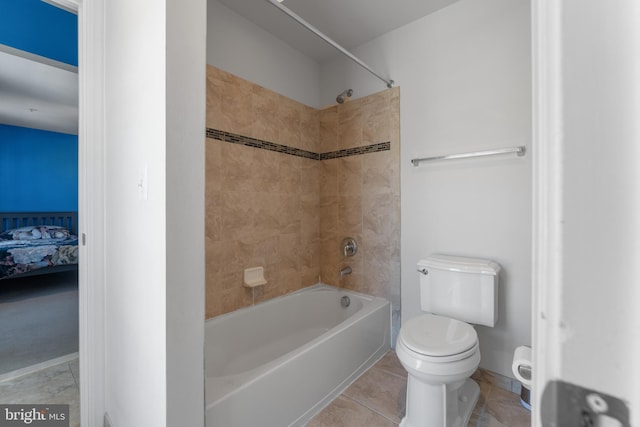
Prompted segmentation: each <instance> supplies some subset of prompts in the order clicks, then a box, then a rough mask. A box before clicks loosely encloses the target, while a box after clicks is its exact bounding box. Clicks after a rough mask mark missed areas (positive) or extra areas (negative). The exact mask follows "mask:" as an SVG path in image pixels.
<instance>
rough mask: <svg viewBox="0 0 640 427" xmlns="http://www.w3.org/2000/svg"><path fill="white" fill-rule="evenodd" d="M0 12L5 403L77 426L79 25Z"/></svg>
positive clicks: (25, 6)
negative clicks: (50, 412)
mask: <svg viewBox="0 0 640 427" xmlns="http://www.w3.org/2000/svg"><path fill="white" fill-rule="evenodd" d="M59 3H60V2H56V1H54V0H10V1H7V2H3V4H2V6H1V7H0V8H1V11H0V82H1V83H2V84H0V183H2V184H3V191H2V197H0V403H29V404H34V403H42V404H69V406H70V414H69V415H70V420H71V423H70V425H71V426H75V425H79V420H80V403H79V401H80V398H79V383H80V380H79V292H78V288H79V279H78V237H77V236H78V220H77V218H78V214H79V213H78V170H79V164H78V158H79V155H78V18H77V14H76V11H75V10H73V7H72V6H73V3H74V2H73V1H62V2H61V3H64V5H63V6H61V5H60V4H59Z"/></svg>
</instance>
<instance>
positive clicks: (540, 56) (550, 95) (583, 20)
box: [532, 0, 640, 427]
mask: <svg viewBox="0 0 640 427" xmlns="http://www.w3.org/2000/svg"><path fill="white" fill-rule="evenodd" d="M532 7H533V9H532V11H533V26H532V28H533V41H534V46H533V52H534V99H535V105H534V114H535V117H534V140H535V145H534V150H533V156H534V236H533V240H534V251H533V253H534V259H533V264H534V265H533V271H534V277H533V281H534V286H533V288H534V295H533V301H534V303H533V325H534V331H533V333H534V344H533V345H534V361H533V364H534V412H533V417H532V423H533V425H534V426H543V425H544V426H562V427H564V426H590V425H591V426H640V2H638V1H637V0H610V1H602V0H563V1H558V0H533V2H532Z"/></svg>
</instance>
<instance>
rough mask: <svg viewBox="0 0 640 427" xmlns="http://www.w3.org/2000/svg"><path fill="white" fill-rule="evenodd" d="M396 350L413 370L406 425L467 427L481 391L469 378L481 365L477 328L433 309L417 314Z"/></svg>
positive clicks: (402, 335)
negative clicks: (430, 312)
mask: <svg viewBox="0 0 640 427" xmlns="http://www.w3.org/2000/svg"><path fill="white" fill-rule="evenodd" d="M396 354H397V355H398V359H399V360H400V363H401V364H402V366H403V367H404V368H405V369H406V370H407V373H408V374H409V376H408V384H407V407H406V414H405V417H404V418H403V419H402V422H401V424H400V426H401V427H432V426H433V427H436V426H437V427H444V426H446V427H464V426H466V425H467V423H468V421H469V417H470V416H471V412H472V411H473V407H474V406H475V404H476V402H477V400H478V396H479V394H480V387H479V386H478V385H477V384H476V383H475V382H473V380H471V379H469V377H470V376H471V374H473V372H475V370H476V369H477V368H478V365H479V364H480V350H479V348H478V336H477V334H476V332H475V330H474V329H473V327H472V326H471V325H469V324H467V323H464V322H461V321H458V320H455V319H451V318H448V317H444V316H437V315H433V314H424V315H421V316H418V317H415V318H413V319H411V320H409V321H408V322H406V323H405V325H403V326H402V328H401V329H400V334H399V335H398V340H397V343H396Z"/></svg>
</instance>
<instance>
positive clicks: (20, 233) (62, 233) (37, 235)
mask: <svg viewBox="0 0 640 427" xmlns="http://www.w3.org/2000/svg"><path fill="white" fill-rule="evenodd" d="M70 236H72V234H71V232H70V231H69V230H67V229H66V228H64V227H60V226H58V225H30V226H28V227H21V228H15V229H13V230H7V231H4V232H2V233H0V240H40V239H54V240H64V239H68V238H69V237H70Z"/></svg>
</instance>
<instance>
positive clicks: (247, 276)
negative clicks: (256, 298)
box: [244, 267, 267, 288]
mask: <svg viewBox="0 0 640 427" xmlns="http://www.w3.org/2000/svg"><path fill="white" fill-rule="evenodd" d="M266 284H267V281H266V280H265V279H264V267H252V268H247V269H245V270H244V286H245V287H247V288H255V287H256V286H261V285H266Z"/></svg>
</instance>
